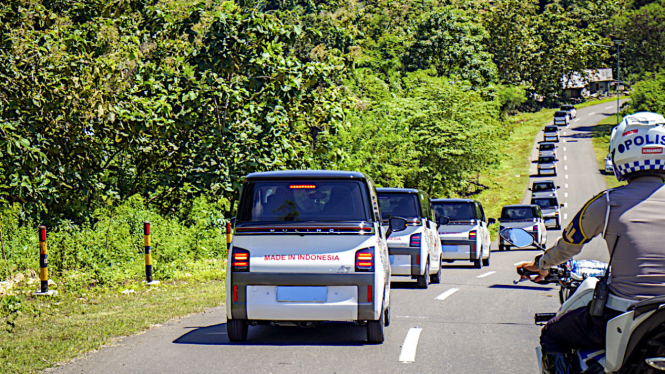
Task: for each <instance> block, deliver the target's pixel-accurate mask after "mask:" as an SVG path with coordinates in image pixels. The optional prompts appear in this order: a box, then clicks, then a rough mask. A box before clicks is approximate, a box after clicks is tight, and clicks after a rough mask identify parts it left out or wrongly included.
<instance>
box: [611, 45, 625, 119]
mask: <svg viewBox="0 0 665 374" xmlns="http://www.w3.org/2000/svg"><path fill="white" fill-rule="evenodd" d="M612 41H613V42H614V45H615V46H616V47H617V126H619V113H620V112H621V105H619V101H620V98H621V94H620V93H619V84H621V79H619V78H620V77H621V75H620V74H621V43H622V42H623V40H612Z"/></svg>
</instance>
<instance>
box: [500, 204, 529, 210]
mask: <svg viewBox="0 0 665 374" xmlns="http://www.w3.org/2000/svg"><path fill="white" fill-rule="evenodd" d="M535 206H538V205H536V204H514V205H504V206H503V209H505V208H533V207H535Z"/></svg>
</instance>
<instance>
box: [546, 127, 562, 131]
mask: <svg viewBox="0 0 665 374" xmlns="http://www.w3.org/2000/svg"><path fill="white" fill-rule="evenodd" d="M557 131H559V128H558V127H556V126H545V132H557Z"/></svg>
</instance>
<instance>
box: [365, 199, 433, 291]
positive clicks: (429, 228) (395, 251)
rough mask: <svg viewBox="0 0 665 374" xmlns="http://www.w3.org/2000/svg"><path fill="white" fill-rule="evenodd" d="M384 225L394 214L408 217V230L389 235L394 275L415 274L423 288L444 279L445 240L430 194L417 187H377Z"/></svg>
mask: <svg viewBox="0 0 665 374" xmlns="http://www.w3.org/2000/svg"><path fill="white" fill-rule="evenodd" d="M376 193H377V195H378V197H379V210H380V211H381V218H382V219H383V226H384V229H386V230H388V224H389V219H390V217H401V218H404V219H406V220H407V222H408V224H407V227H406V229H405V230H403V231H400V232H393V233H392V234H390V236H389V237H388V239H387V241H388V254H389V255H390V269H391V273H392V275H397V276H407V277H412V278H414V279H416V280H417V281H418V287H419V288H427V286H428V285H429V283H430V282H432V283H440V282H441V242H440V241H439V233H438V231H437V226H438V224H437V223H436V221H435V216H434V212H433V211H432V206H431V205H430V200H429V195H427V193H425V192H424V191H421V190H417V189H413V188H377V189H376Z"/></svg>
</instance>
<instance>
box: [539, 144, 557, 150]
mask: <svg viewBox="0 0 665 374" xmlns="http://www.w3.org/2000/svg"><path fill="white" fill-rule="evenodd" d="M551 149H554V144H552V143H543V144H541V145H540V150H541V151H549V150H551Z"/></svg>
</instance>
